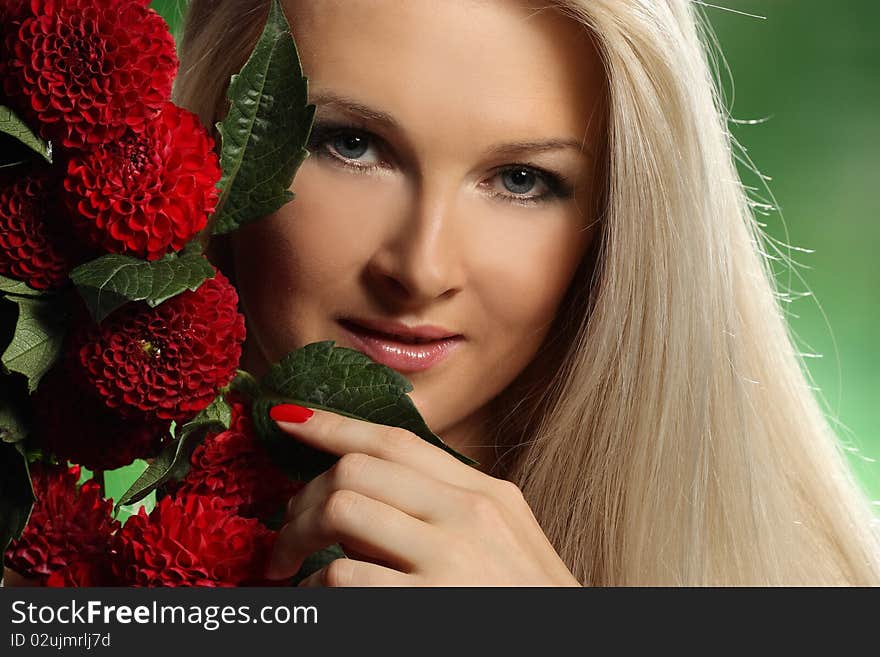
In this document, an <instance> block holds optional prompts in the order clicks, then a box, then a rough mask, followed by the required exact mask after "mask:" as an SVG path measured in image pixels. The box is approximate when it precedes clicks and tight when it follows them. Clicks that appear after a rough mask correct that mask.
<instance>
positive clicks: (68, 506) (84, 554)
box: [5, 463, 119, 584]
mask: <svg viewBox="0 0 880 657" xmlns="http://www.w3.org/2000/svg"><path fill="white" fill-rule="evenodd" d="M79 476H80V469H79V467H73V468H67V467H65V466H60V465H48V464H42V463H34V464H32V465H31V478H32V480H33V485H34V492H35V494H36V498H37V501H36V503H35V504H34V508H33V511H32V512H31V517H30V520H29V521H28V524H27V527H25V530H24V532H23V533H22V535H21V538H19V539H18V540H17V541H14V542H13V543H12V544H11V545H10V546H9V549H7V550H6V554H5V556H6V564H7V565H8V566H9V567H10V568H11V569H12V570H14V571H15V572H17V573H18V574H19V575H21V576H23V577H26V578H31V579H38V580H39V581H40V583H41V584H45V583H46V582H47V580H48V579H49V578H50V576H52V575H53V574H54V573H56V572H58V573H61V578H62V580H64V579H66V578H69V581H73V578H74V577H76V578H77V579H79V578H81V577H83V574H82V572H80V571H85V570H89V571H92V570H93V568H94V570H93V574H92V578H93V579H95V578H97V577H99V576H100V575H99V572H100V564H101V562H106V561H107V560H108V559H109V558H110V552H109V542H110V537H111V535H112V534H113V532H115V531H116V529H117V528H118V527H119V523H118V522H117V521H116V520H114V519H113V518H112V517H111V515H110V513H111V510H112V507H113V503H112V501H110V500H105V499H103V498H102V497H101V490H100V487H99V486H98V484H97V483H96V482H94V481H87V482H85V483H84V484H83V485H82V486H80V487H79V488H77V485H76V482H77V481H78V480H79ZM69 569H72V570H69ZM65 571H67V572H65ZM77 572H80V574H79V575H77V574H76V573H77ZM57 579H58V578H57V577H56V581H57Z"/></svg>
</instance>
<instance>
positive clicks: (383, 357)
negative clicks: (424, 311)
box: [338, 318, 464, 373]
mask: <svg viewBox="0 0 880 657" xmlns="http://www.w3.org/2000/svg"><path fill="white" fill-rule="evenodd" d="M338 321H339V325H340V326H341V327H342V328H343V329H344V330H345V332H346V334H347V335H348V337H349V338H350V340H351V342H352V343H353V344H354V346H355V348H356V349H357V350H358V351H361V352H362V353H364V354H366V355H367V356H369V357H370V358H372V359H373V360H374V361H376V362H377V363H381V364H383V365H386V366H388V367H390V368H392V369H394V370H397V371H398V372H401V373H402V372H420V371H422V370H426V369H428V368H430V367H432V366H434V365H436V364H437V363H439V362H441V361H442V360H444V359H445V358H446V357H447V356H449V355H450V354H451V353H452V352H453V351H455V349H456V348H457V347H458V346H459V345H460V344H461V343H462V342H463V341H464V336H462V335H460V334H456V333H453V332H452V331H448V330H446V329H444V328H443V327H440V326H430V325H421V326H407V325H406V324H402V323H400V322H395V321H389V320H366V319H360V318H358V319H348V318H346V319H340V320H338Z"/></svg>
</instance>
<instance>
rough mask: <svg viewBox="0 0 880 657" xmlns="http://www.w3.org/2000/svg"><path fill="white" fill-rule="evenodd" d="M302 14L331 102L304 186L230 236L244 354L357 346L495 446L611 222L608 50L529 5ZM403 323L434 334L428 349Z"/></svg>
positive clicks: (322, 91)
mask: <svg viewBox="0 0 880 657" xmlns="http://www.w3.org/2000/svg"><path fill="white" fill-rule="evenodd" d="M285 8H286V11H287V13H288V18H289V19H290V22H291V26H292V30H293V34H294V37H295V38H296V42H297V47H298V49H299V53H300V57H301V60H302V63H303V69H304V71H305V73H306V75H307V76H308V77H309V97H310V101H311V102H313V103H315V104H316V105H317V112H316V119H315V126H314V130H313V133H312V139H311V142H310V145H309V150H310V152H311V155H310V157H309V158H307V159H306V161H305V162H304V163H303V165H302V167H301V168H300V170H299V172H298V173H297V176H296V180H295V183H294V186H293V190H294V191H295V193H296V199H295V200H294V201H293V202H292V203H289V204H287V205H285V206H284V207H283V208H281V209H280V210H279V211H278V212H276V213H275V214H274V215H272V216H270V217H268V218H267V219H265V220H263V221H259V222H256V223H254V224H251V225H250V226H247V227H246V228H244V229H242V230H240V231H238V232H237V233H236V234H235V235H234V237H233V242H232V257H233V266H234V269H235V275H236V279H237V283H238V287H239V290H240V292H241V296H242V301H243V304H244V308H245V312H246V315H247V317H248V322H249V326H248V345H247V347H246V356H245V365H246V366H247V367H248V369H250V370H252V371H254V372H256V373H262V372H263V371H264V370H265V369H266V367H267V365H268V363H271V362H274V361H277V360H278V359H280V358H281V357H282V356H283V355H284V354H285V353H287V352H288V351H290V350H291V349H294V348H298V347H301V346H303V345H306V344H308V343H311V342H316V341H319V340H335V341H336V342H337V344H339V345H342V346H347V347H353V348H357V349H359V350H361V351H364V352H365V353H367V354H368V355H370V356H371V357H373V358H374V359H376V360H380V361H382V362H385V363H386V364H389V365H390V366H392V367H394V368H395V369H398V371H400V372H401V373H402V374H404V375H405V376H406V377H407V378H409V380H410V381H412V383H413V385H414V391H413V393H412V394H411V396H412V399H413V401H414V402H415V404H416V406H417V407H418V408H419V410H420V411H421V412H422V414H423V415H424V416H425V419H426V420H427V422H428V424H429V425H430V426H431V427H432V428H433V429H434V431H435V432H437V433H438V434H440V435H441V436H442V437H444V439H446V440H447V441H448V442H449V443H450V444H452V445H454V446H457V447H460V448H462V451H464V452H465V453H468V454H469V455H472V456H476V458H479V454H480V451H481V450H480V449H478V448H475V447H473V445H475V444H477V443H479V441H480V429H479V427H480V426H481V424H480V423H481V422H482V421H484V420H485V417H484V416H485V409H486V405H487V402H489V401H490V400H491V399H492V398H493V397H495V396H496V395H497V394H498V393H500V392H501V391H502V390H503V389H504V388H505V387H506V386H507V385H508V384H510V383H511V382H512V381H513V380H514V379H515V378H516V376H517V375H518V374H519V373H520V372H521V371H522V370H523V369H524V368H525V367H526V365H528V364H529V362H530V361H531V360H532V358H533V357H534V355H535V353H536V352H537V350H538V348H539V346H540V345H541V343H542V341H543V340H544V338H545V337H546V335H547V332H548V330H549V328H550V326H551V323H552V321H553V318H554V316H555V314H556V312H557V309H558V307H559V306H560V302H561V300H562V298H563V295H564V294H565V291H566V289H567V288H568V286H569V283H570V282H571V279H572V276H573V274H574V271H575V269H576V268H577V266H578V263H579V261H580V260H581V258H582V256H583V254H584V251H585V249H586V248H587V246H588V245H589V242H590V241H591V239H592V237H593V235H594V230H593V224H594V220H595V218H594V213H593V210H592V207H593V198H592V193H593V192H592V190H591V182H592V178H593V167H594V164H595V159H594V156H595V150H596V149H595V144H596V143H597V140H598V136H599V131H600V130H601V129H602V127H603V126H602V120H601V110H600V102H601V97H602V93H603V92H602V89H603V73H602V69H601V65H600V63H599V60H598V58H597V56H596V54H595V52H594V50H593V47H592V45H591V42H590V41H589V39H588V38H587V36H586V34H585V32H584V31H583V29H582V28H581V27H580V26H578V25H577V24H575V23H574V22H573V21H571V20H570V19H567V18H564V17H563V16H561V15H560V14H558V13H556V12H555V11H552V10H547V9H545V10H536V9H533V8H531V7H530V5H528V4H526V3H525V2H522V1H519V0H482V1H478V0H444V2H436V0H309V1H308V2H305V1H297V0H287V2H286V3H285ZM383 322H384V324H383ZM388 322H398V323H399V325H403V326H405V327H421V326H425V325H430V326H433V327H435V333H433V334H425V335H423V336H422V337H423V339H431V341H430V342H428V343H425V344H412V340H411V339H404V338H401V337H397V338H395V337H392V336H390V335H388V333H389V332H390V333H395V334H399V333H400V332H401V330H403V329H401V327H400V326H399V325H397V326H395V325H391V326H389V325H387V323H388ZM367 324H369V326H366V325H367ZM377 330H378V331H379V333H377V332H376V331H377ZM444 335H451V336H455V337H452V338H448V339H444V340H440V339H438V338H441V337H442V336H444ZM468 445H471V446H472V447H470V448H469V447H468Z"/></svg>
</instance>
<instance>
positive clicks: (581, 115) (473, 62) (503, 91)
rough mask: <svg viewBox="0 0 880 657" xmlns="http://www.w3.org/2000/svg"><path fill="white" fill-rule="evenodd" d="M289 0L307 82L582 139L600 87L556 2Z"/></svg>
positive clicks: (431, 111) (327, 91) (523, 133)
mask: <svg viewBox="0 0 880 657" xmlns="http://www.w3.org/2000/svg"><path fill="white" fill-rule="evenodd" d="M286 5H287V11H288V12H289V17H290V20H291V27H292V30H293V32H294V36H295V38H296V40H297V45H298V47H299V49H300V55H301V58H302V60H303V68H304V70H305V72H306V75H308V77H309V80H310V88H311V90H312V91H313V92H317V91H318V90H320V91H321V92H322V93H323V95H324V96H333V95H337V96H339V95H344V96H346V97H348V98H350V99H354V100H357V101H358V102H360V103H361V104H363V105H366V106H369V107H372V108H376V109H380V110H382V111H385V112H386V113H390V114H393V115H394V117H395V118H398V119H399V120H400V121H401V122H402V123H412V122H416V123H418V121H419V119H422V120H429V121H431V122H433V123H434V125H435V126H436V127H437V128H442V127H449V128H454V129H456V130H459V131H468V130H469V129H473V130H475V131H477V132H478V133H480V134H486V131H487V129H494V130H497V131H498V132H501V133H504V134H505V135H506V136H507V137H514V138H515V139H519V140H529V139H532V138H538V137H541V138H546V137H548V136H551V135H552V137H553V138H559V139H565V138H572V139H580V140H582V139H583V136H584V134H585V130H586V124H587V122H588V121H589V118H590V117H591V116H592V115H593V112H594V110H595V107H596V103H597V100H598V99H599V98H600V97H601V95H602V89H603V85H604V82H603V77H602V76H603V73H602V68H601V65H600V63H599V59H598V56H597V55H596V53H595V51H594V49H593V46H592V43H591V40H590V39H589V37H588V34H587V32H586V30H585V28H584V27H583V26H582V25H580V24H577V23H575V22H574V21H573V20H572V19H570V18H568V17H567V16H564V15H563V14H561V13H560V12H558V11H556V10H554V9H549V8H547V9H542V10H535V9H533V8H531V6H530V5H528V4H526V3H524V2H520V1H519V0H444V1H443V2H436V1H435V0H309V1H308V2H306V1H305V0H287V2H286ZM319 111H320V110H319ZM438 122H441V123H438Z"/></svg>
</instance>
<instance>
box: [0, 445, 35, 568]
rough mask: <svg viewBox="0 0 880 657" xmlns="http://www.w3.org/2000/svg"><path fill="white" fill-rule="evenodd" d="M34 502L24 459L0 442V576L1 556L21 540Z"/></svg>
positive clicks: (15, 450)
mask: <svg viewBox="0 0 880 657" xmlns="http://www.w3.org/2000/svg"><path fill="white" fill-rule="evenodd" d="M34 500H35V498H34V489H33V486H32V485H31V476H30V473H29V472H28V466H27V459H26V458H25V457H24V455H23V454H22V453H21V451H20V450H18V449H17V447H16V445H10V444H8V443H3V442H0V573H2V572H3V554H4V553H5V552H6V548H7V547H9V544H10V543H11V542H12V541H14V540H16V539H17V538H18V537H19V536H21V532H22V531H23V530H24V528H25V526H26V525H27V522H28V519H29V518H30V515H31V509H32V508H33V505H34Z"/></svg>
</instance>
